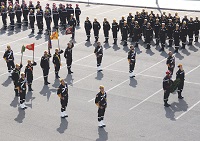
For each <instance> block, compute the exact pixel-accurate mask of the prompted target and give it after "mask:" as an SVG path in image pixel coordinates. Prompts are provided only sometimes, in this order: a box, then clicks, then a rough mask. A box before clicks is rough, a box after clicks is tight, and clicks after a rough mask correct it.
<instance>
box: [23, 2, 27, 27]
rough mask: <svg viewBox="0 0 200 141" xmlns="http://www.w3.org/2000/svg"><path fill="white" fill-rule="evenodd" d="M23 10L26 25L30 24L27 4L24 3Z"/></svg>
mask: <svg viewBox="0 0 200 141" xmlns="http://www.w3.org/2000/svg"><path fill="white" fill-rule="evenodd" d="M22 11H23V18H24V24H25V26H28V13H29V9H28V7H27V5H26V4H25V5H23V8H22Z"/></svg>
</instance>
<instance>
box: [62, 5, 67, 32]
mask: <svg viewBox="0 0 200 141" xmlns="http://www.w3.org/2000/svg"><path fill="white" fill-rule="evenodd" d="M66 18H67V10H66V9H65V7H63V9H62V12H61V21H62V25H63V29H64V30H65V29H66V26H67V23H66Z"/></svg>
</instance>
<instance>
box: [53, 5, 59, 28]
mask: <svg viewBox="0 0 200 141" xmlns="http://www.w3.org/2000/svg"><path fill="white" fill-rule="evenodd" d="M52 13H53V22H54V28H55V29H57V30H58V20H59V12H58V9H57V7H56V4H55V3H54V5H53V10H52Z"/></svg>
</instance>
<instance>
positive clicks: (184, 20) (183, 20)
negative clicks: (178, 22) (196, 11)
mask: <svg viewBox="0 0 200 141" xmlns="http://www.w3.org/2000/svg"><path fill="white" fill-rule="evenodd" d="M183 22H186V25H187V24H188V22H189V20H188V18H187V15H185V16H184V18H183V19H182V23H183Z"/></svg>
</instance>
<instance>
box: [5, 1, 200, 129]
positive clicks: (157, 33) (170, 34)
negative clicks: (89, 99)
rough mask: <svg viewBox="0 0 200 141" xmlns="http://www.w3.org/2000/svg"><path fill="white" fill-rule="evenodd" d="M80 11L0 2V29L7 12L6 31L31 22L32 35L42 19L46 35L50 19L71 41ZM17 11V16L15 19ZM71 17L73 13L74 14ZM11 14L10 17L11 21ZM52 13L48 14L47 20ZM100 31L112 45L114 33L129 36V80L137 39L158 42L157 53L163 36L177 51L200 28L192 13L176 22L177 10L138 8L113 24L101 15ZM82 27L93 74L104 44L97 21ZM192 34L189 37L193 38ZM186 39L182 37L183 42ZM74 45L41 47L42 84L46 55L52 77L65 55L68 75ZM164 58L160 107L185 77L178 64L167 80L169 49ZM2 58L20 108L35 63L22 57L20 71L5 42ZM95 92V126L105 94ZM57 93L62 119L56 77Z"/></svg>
mask: <svg viewBox="0 0 200 141" xmlns="http://www.w3.org/2000/svg"><path fill="white" fill-rule="evenodd" d="M80 14H81V10H80V8H79V5H78V4H76V8H75V10H74V9H73V8H72V5H71V4H67V5H66V7H65V5H63V4H59V7H58V8H57V6H56V4H55V3H54V4H53V6H52V8H50V6H49V4H48V3H47V4H46V7H45V10H44V12H43V10H42V6H41V5H40V2H39V1H38V2H37V5H36V6H34V5H33V3H32V1H29V5H27V4H26V3H25V1H23V2H22V4H21V6H20V5H19V4H18V2H16V3H15V4H12V3H11V2H9V5H8V7H5V4H4V3H2V4H1V16H2V22H3V26H4V29H5V30H6V29H7V28H8V27H7V15H8V16H9V17H10V30H14V28H15V26H16V25H17V28H21V26H22V25H23V26H28V24H29V25H30V28H31V30H32V31H31V32H32V33H34V32H35V26H34V25H35V21H37V26H38V31H39V32H38V34H42V33H43V30H44V23H43V18H44V19H45V21H46V31H47V34H49V33H50V32H51V30H52V29H51V23H52V21H53V24H54V27H53V28H54V29H56V30H58V26H62V27H63V30H66V27H67V26H70V27H71V28H72V39H74V37H75V27H76V26H80V17H79V16H80ZM22 15H23V20H22V19H21V17H22ZM74 15H75V17H74ZM15 16H16V21H15ZM52 17H53V18H52ZM102 26H103V33H104V37H105V41H104V43H105V44H107V43H109V33H110V30H111V32H112V36H113V40H114V42H113V44H114V45H116V44H117V39H118V32H120V35H121V41H122V42H123V46H127V45H128V38H129V39H131V42H134V43H135V44H134V46H133V45H131V46H130V50H129V52H128V57H127V59H128V64H129V74H130V76H129V77H130V78H133V77H135V75H134V69H135V65H136V54H137V52H136V51H135V48H137V47H138V44H139V41H143V43H144V44H146V49H150V48H151V43H152V42H153V39H155V44H156V45H159V44H160V46H161V48H160V51H164V50H165V46H166V41H167V40H168V47H172V46H173V43H174V47H175V53H178V50H179V44H180V41H181V42H182V47H181V49H185V47H186V42H187V41H188V45H192V44H193V42H198V39H199V30H200V21H199V20H198V17H195V19H194V20H193V18H192V17H190V18H189V19H188V18H187V16H185V17H184V18H183V19H182V20H181V19H180V17H179V16H178V13H175V15H174V16H172V15H171V14H170V13H169V14H168V15H166V13H165V12H163V13H162V15H161V16H160V15H159V14H154V13H153V11H151V12H150V14H149V13H148V12H146V11H145V10H142V12H141V13H140V12H138V11H137V12H136V14H135V15H134V16H133V15H132V13H129V15H128V17H127V18H126V19H125V17H124V16H122V18H121V20H119V23H118V22H117V20H116V19H113V22H112V24H110V23H109V22H108V20H107V18H104V19H103V25H102ZM84 28H85V32H86V37H87V39H86V41H87V42H90V38H91V30H92V29H93V32H94V38H95V42H96V47H95V49H94V54H95V56H96V62H97V73H98V72H101V71H103V70H102V68H101V64H102V59H103V50H104V48H103V47H102V45H101V42H99V33H100V30H101V24H100V22H99V21H98V20H97V18H94V21H93V22H91V21H90V20H89V17H86V20H85V22H84ZM193 38H194V39H193ZM187 39H188V40H187ZM73 48H74V43H73V41H71V42H69V43H68V44H67V47H66V49H65V51H63V50H62V49H60V48H56V49H55V53H54V54H53V55H51V53H50V51H44V55H43V56H42V57H41V61H40V66H41V69H42V71H43V77H44V85H48V84H50V82H49V81H48V75H49V70H50V58H51V57H52V63H53V65H54V71H55V79H59V78H60V76H59V70H60V67H61V54H63V56H64V58H65V59H66V65H67V69H68V74H69V75H71V74H72V73H73V71H72V70H71V68H72V61H73V58H72V56H73V55H72V51H73ZM168 55H169V56H168V58H167V61H166V64H167V72H166V76H165V77H164V79H163V90H164V106H165V107H169V106H170V105H169V104H168V98H169V95H170V93H171V92H172V91H171V87H172V86H174V87H176V88H177V93H178V98H179V99H183V96H182V91H183V87H184V80H185V72H184V70H183V66H182V64H179V65H178V71H177V72H176V79H177V80H179V81H178V82H177V81H175V82H173V81H172V75H173V72H174V68H175V57H174V55H173V53H172V52H169V53H168ZM3 58H4V59H5V61H6V63H7V68H8V73H9V76H10V77H11V78H12V80H13V83H14V92H15V96H19V97H20V107H21V108H22V109H26V108H27V107H26V105H25V98H26V90H27V87H28V91H33V89H32V82H33V68H34V66H36V65H37V63H36V62H34V61H31V60H28V62H27V65H26V67H25V70H24V72H22V73H20V72H21V69H22V67H23V65H22V63H20V64H15V63H14V53H13V51H12V49H11V47H10V46H9V45H8V46H7V50H6V51H5V53H4V56H3ZM99 89H100V91H99V93H98V94H97V95H96V98H95V104H96V105H97V106H98V126H99V127H105V126H106V125H105V124H104V114H105V110H106V107H107V94H106V92H105V91H104V86H102V85H101V86H100V87H99ZM57 95H58V97H59V98H60V103H61V117H62V118H65V117H68V115H67V113H66V108H67V104H68V85H67V83H66V82H65V81H64V80H63V79H60V86H59V87H58V90H57Z"/></svg>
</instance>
